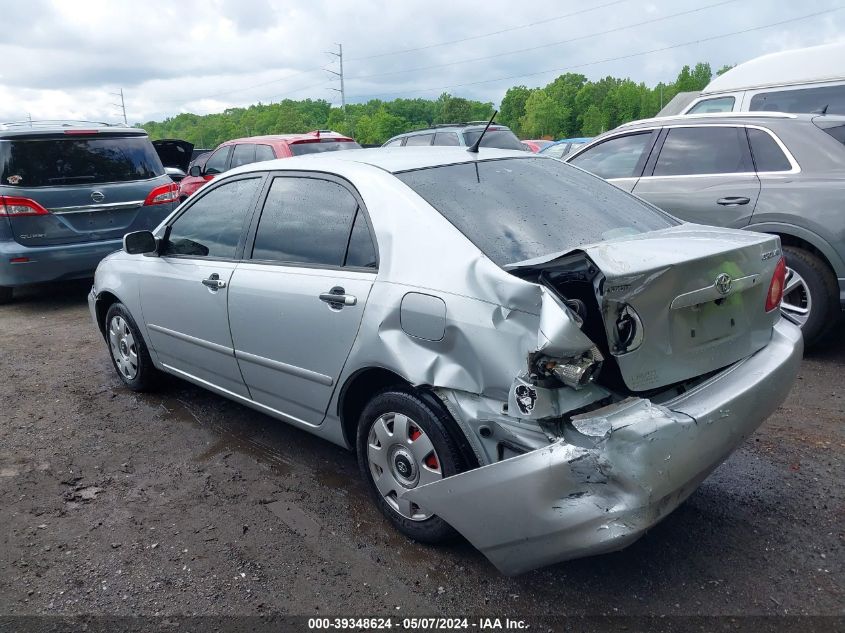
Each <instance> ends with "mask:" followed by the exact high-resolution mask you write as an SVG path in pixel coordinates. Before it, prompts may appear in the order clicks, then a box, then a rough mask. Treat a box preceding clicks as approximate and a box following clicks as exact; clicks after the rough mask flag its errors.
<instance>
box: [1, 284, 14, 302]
mask: <svg viewBox="0 0 845 633" xmlns="http://www.w3.org/2000/svg"><path fill="white" fill-rule="evenodd" d="M13 293H14V291H13V289H12V288H7V287H6V286H0V305H3V304H4V303H9V302H10V301H11V300H12V294H13Z"/></svg>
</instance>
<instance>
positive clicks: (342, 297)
mask: <svg viewBox="0 0 845 633" xmlns="http://www.w3.org/2000/svg"><path fill="white" fill-rule="evenodd" d="M320 301H325V302H326V303H328V304H329V305H330V306H331V307H332V308H342V307H343V306H354V305H355V304H356V303H358V298H357V297H355V296H354V295H348V294H346V290H344V289H343V288H341V287H340V286H335V287H334V288H332V289H331V290H329V291H328V292H321V293H320Z"/></svg>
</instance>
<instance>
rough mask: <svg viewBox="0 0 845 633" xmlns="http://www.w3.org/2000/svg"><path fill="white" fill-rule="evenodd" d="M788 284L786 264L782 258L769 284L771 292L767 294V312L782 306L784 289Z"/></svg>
mask: <svg viewBox="0 0 845 633" xmlns="http://www.w3.org/2000/svg"><path fill="white" fill-rule="evenodd" d="M785 284H786V262H785V261H784V259H783V257H781V258H780V261H779V262H778V264H777V266H775V272H774V274H773V275H772V280H771V281H770V282H769V292H768V293H767V294H766V312H771V311H772V310H774V309H775V308H777V307H778V306H779V305H780V301H781V299H783V288H784V285H785Z"/></svg>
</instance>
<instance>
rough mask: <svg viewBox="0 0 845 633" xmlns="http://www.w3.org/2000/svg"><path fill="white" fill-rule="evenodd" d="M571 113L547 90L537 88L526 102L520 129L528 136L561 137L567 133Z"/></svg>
mask: <svg viewBox="0 0 845 633" xmlns="http://www.w3.org/2000/svg"><path fill="white" fill-rule="evenodd" d="M569 114H570V113H569V110H568V109H567V108H566V107H564V106H563V104H561V103H560V102H558V101H555V100H554V99H553V98H552V97H550V96H549V94H548V93H547V92H546V91H545V90H535V91H534V92H532V93H531V96H529V97H528V101H526V102H525V116H523V117H522V119H521V120H520V122H519V124H520V129H521V130H522V132H523V134H524V135H525V136H526V137H527V138H540V137H543V136H550V137H552V138H559V137H561V136H564V135H565V130H566V129H567V125H568V122H569Z"/></svg>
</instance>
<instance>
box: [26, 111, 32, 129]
mask: <svg viewBox="0 0 845 633" xmlns="http://www.w3.org/2000/svg"><path fill="white" fill-rule="evenodd" d="M26 118H27V120H28V121H29V127H32V113H31V112H27V113H26Z"/></svg>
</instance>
